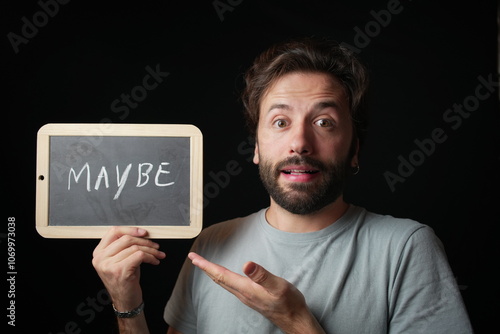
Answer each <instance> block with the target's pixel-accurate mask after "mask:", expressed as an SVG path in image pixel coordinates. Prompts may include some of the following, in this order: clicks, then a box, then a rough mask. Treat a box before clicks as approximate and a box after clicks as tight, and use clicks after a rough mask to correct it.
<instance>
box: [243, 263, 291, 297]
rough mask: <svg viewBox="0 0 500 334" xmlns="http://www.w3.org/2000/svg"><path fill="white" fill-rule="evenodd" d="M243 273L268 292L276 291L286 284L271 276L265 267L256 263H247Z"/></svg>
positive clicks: (280, 279)
mask: <svg viewBox="0 0 500 334" xmlns="http://www.w3.org/2000/svg"><path fill="white" fill-rule="evenodd" d="M243 272H244V273H245V275H247V276H248V277H249V278H250V279H251V280H252V281H253V282H255V283H257V284H259V285H260V286H262V287H264V288H265V289H266V290H268V291H274V290H276V289H278V288H279V287H281V285H282V284H283V283H284V282H285V281H284V280H283V279H282V278H280V277H278V276H275V275H273V274H271V273H270V272H269V271H267V270H266V269H264V267H262V266H260V265H258V264H257V263H255V262H247V263H245V264H244V265H243Z"/></svg>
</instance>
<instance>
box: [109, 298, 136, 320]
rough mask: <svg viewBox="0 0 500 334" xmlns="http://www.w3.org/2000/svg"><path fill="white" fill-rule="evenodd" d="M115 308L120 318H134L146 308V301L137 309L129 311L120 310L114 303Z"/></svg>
mask: <svg viewBox="0 0 500 334" xmlns="http://www.w3.org/2000/svg"><path fill="white" fill-rule="evenodd" d="M113 310H114V311H115V315H116V316H117V317H118V318H134V317H137V316H138V315H139V314H141V313H142V311H143V310H144V302H142V303H141V305H139V306H138V307H136V308H135V309H133V310H131V311H127V312H120V311H118V310H117V309H116V308H115V305H114V304H113Z"/></svg>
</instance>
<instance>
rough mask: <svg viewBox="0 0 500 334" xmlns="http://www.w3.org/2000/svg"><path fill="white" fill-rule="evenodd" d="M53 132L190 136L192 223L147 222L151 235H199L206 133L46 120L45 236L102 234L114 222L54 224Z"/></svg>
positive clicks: (41, 214)
mask: <svg viewBox="0 0 500 334" xmlns="http://www.w3.org/2000/svg"><path fill="white" fill-rule="evenodd" d="M51 136H89V137H94V138H95V137H99V136H104V137H105V136H131V137H134V136H137V137H139V136H142V137H189V138H190V208H189V210H190V225H189V226H171V225H169V226H163V225H160V226H143V225H141V226H140V227H141V228H144V229H146V230H147V231H148V232H149V233H148V237H149V238H158V239H184V238H194V237H196V236H197V235H198V234H199V233H200V231H201V229H202V217H203V212H202V211H203V136H202V133H201V131H200V130H199V129H198V128H197V127H195V126H194V125H188V124H113V123H108V124H104V123H99V124H88V123H86V124H60V123H59V124H55V123H51V124H46V125H44V126H42V127H41V128H40V129H39V131H38V134H37V167H36V229H37V231H38V233H39V234H40V235H41V236H43V237H45V238H68V239H71V238H76V239H79V238H102V237H103V235H104V234H105V233H106V231H108V230H109V229H110V226H102V225H88V226H60V225H58V226H53V225H50V224H49V191H50V189H49V188H50V187H49V177H50V176H49V174H50V173H49V171H50V138H51Z"/></svg>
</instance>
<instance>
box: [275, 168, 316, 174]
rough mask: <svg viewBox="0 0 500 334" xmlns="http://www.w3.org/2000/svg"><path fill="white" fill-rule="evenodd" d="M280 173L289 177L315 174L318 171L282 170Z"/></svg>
mask: <svg viewBox="0 0 500 334" xmlns="http://www.w3.org/2000/svg"><path fill="white" fill-rule="evenodd" d="M281 172H282V173H284V174H289V175H303V174H316V173H318V172H319V171H317V170H303V169H283V170H282V171H281Z"/></svg>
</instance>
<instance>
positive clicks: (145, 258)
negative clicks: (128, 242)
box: [115, 247, 165, 267]
mask: <svg viewBox="0 0 500 334" xmlns="http://www.w3.org/2000/svg"><path fill="white" fill-rule="evenodd" d="M163 258H165V253H163V252H160V251H157V250H153V249H151V248H148V247H130V248H127V249H124V250H123V251H122V252H120V253H119V254H118V255H117V256H116V257H115V261H116V263H120V264H121V265H123V266H124V267H127V266H130V267H138V266H139V265H140V264H141V263H148V264H153V265H158V264H160V260H161V259H163Z"/></svg>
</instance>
